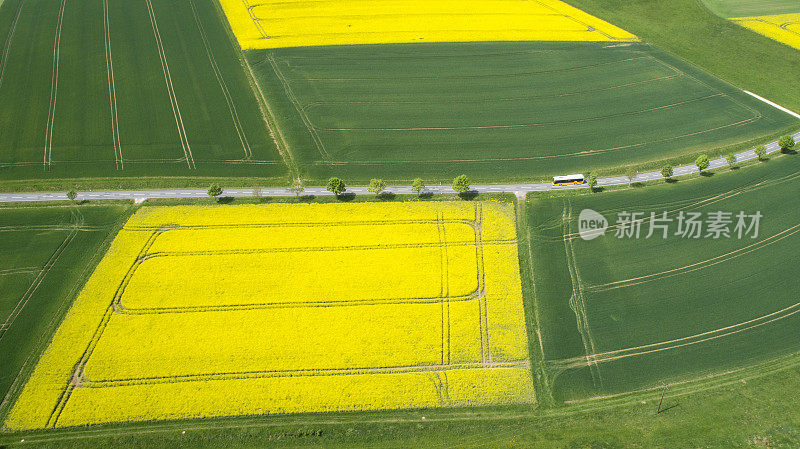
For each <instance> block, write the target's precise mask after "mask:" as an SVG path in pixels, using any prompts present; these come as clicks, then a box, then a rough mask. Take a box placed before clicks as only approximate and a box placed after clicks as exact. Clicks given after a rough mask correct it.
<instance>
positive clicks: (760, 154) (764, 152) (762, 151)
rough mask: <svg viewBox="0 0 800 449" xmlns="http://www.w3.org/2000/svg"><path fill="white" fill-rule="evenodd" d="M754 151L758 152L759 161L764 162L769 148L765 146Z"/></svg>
mask: <svg viewBox="0 0 800 449" xmlns="http://www.w3.org/2000/svg"><path fill="white" fill-rule="evenodd" d="M753 151H755V152H756V157H757V158H758V160H759V161H763V160H764V159H765V158H766V157H767V147H765V146H764V145H761V146H759V147H756V148H755V149H754V150H753Z"/></svg>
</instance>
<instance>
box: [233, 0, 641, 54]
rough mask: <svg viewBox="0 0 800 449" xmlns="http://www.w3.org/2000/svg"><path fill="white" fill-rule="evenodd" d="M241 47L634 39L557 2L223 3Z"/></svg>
mask: <svg viewBox="0 0 800 449" xmlns="http://www.w3.org/2000/svg"><path fill="white" fill-rule="evenodd" d="M221 1H222V7H223V9H224V10H225V14H226V15H227V16H228V20H229V22H230V24H231V27H232V28H233V31H234V34H236V37H237V39H238V40H239V44H240V45H241V46H242V48H243V49H253V48H279V47H301V46H313V45H352V44H384V43H403V42H407V43H408V42H472V41H617V40H623V41H631V40H636V37H635V36H634V35H632V34H630V33H628V32H626V31H624V30H622V29H620V28H618V27H616V26H614V25H611V24H609V23H607V22H605V21H603V20H600V19H598V18H596V17H593V16H591V15H589V14H587V13H585V12H583V11H581V10H579V9H577V8H574V7H572V6H570V5H567V4H566V3H564V2H562V1H559V0H535V1H530V0H433V1H431V0H411V1H409V0H375V1H369V2H364V1H359V0H336V1H330V0H327V1H312V2H288V3H287V2H284V1H280V0H260V1H255V0H221Z"/></svg>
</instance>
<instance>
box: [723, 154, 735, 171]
mask: <svg viewBox="0 0 800 449" xmlns="http://www.w3.org/2000/svg"><path fill="white" fill-rule="evenodd" d="M725 162H727V163H728V167H730V168H734V167H736V155H735V154H733V153H731V154H729V155H728V156H726V157H725Z"/></svg>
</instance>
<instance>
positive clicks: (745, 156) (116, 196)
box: [0, 132, 800, 203]
mask: <svg viewBox="0 0 800 449" xmlns="http://www.w3.org/2000/svg"><path fill="white" fill-rule="evenodd" d="M792 137H794V139H795V141H800V132H796V133H794V134H793V135H792ZM766 148H767V154H774V153H776V152H779V151H780V147H779V145H778V142H777V141H773V142H770V143H769V144H767V145H766ZM753 159H756V154H755V152H754V151H753V150H752V149H751V150H747V151H744V152H741V153H738V154H736V161H737V162H745V161H750V160H753ZM725 166H727V162H726V161H725V158H719V159H714V160H712V161H711V163H710V165H709V169H715V168H721V167H725ZM695 173H697V167H695V166H694V165H682V166H679V167H676V168H675V170H674V177H680V176H686V175H691V174H695ZM658 179H664V177H663V176H662V175H661V173H659V172H656V171H653V172H647V173H639V174H638V175H636V176H635V177H633V179H628V178H627V177H625V176H615V177H610V178H601V179H598V180H597V186H598V187H604V186H615V185H626V184H629V183H631V182H646V181H653V180H658ZM586 188H587V187H586V186H585V185H582V186H554V185H552V184H551V183H544V182H543V183H529V184H482V185H474V186H472V191H473V192H477V193H513V194H515V195H517V196H518V197H520V198H521V197H524V195H525V194H527V193H529V192H543V191H558V190H575V189H586ZM386 191H387V192H391V193H394V194H397V195H407V194H415V193H416V192H414V191H412V190H411V186H392V187H389V188H387V189H386ZM347 192H348V193H352V194H357V195H371V193H370V192H369V191H368V190H367V187H366V186H356V187H348V188H347ZM425 192H428V193H455V191H454V190H453V189H452V188H451V187H450V186H429V187H426V189H425ZM303 193H304V194H305V195H321V196H329V195H333V194H332V193H331V192H328V191H327V190H325V188H324V187H308V188H306V189H305V190H304V192H303ZM258 194H260V195H262V196H277V197H287V196H294V193H292V192H290V191H289V190H288V189H285V188H263V189H226V190H225V191H224V192H223V195H224V196H229V197H254V196H256V195H258ZM207 196H208V193H207V192H206V191H205V190H202V189H162V190H108V191H92V192H79V193H78V200H134V201H137V202H141V201H144V200H146V199H150V198H152V199H156V198H204V197H207ZM67 200H68V198H67V195H66V193H63V192H32V193H0V203H14V202H29V201H67Z"/></svg>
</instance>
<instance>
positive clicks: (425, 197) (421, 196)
mask: <svg viewBox="0 0 800 449" xmlns="http://www.w3.org/2000/svg"><path fill="white" fill-rule="evenodd" d="M417 198H418V199H421V200H429V199H431V198H433V192H422V193H420V194H419V195H417Z"/></svg>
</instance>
